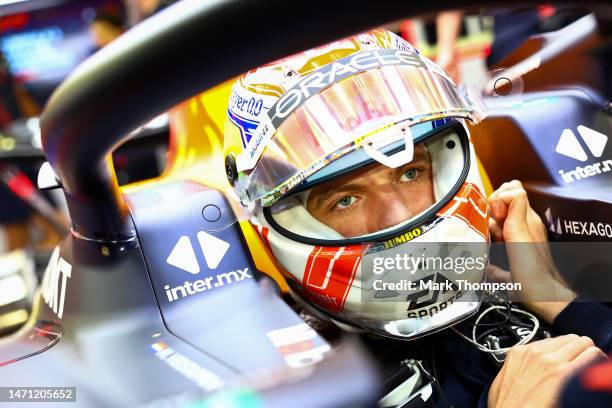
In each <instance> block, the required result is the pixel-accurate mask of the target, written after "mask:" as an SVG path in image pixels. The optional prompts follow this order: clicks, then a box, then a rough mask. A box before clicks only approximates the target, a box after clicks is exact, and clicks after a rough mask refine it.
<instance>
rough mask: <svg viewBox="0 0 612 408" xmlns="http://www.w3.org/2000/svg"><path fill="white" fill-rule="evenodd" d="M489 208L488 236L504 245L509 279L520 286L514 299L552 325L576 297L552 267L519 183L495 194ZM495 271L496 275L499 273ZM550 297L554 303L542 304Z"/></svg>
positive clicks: (540, 225) (536, 219) (542, 230)
mask: <svg viewBox="0 0 612 408" xmlns="http://www.w3.org/2000/svg"><path fill="white" fill-rule="evenodd" d="M489 207H490V214H491V218H490V219H489V230H490V232H491V235H492V236H493V238H494V239H495V240H496V241H498V242H506V251H507V253H508V259H509V263H510V274H511V280H512V282H517V283H520V284H521V290H520V291H519V292H518V293H517V295H518V299H517V300H518V301H521V302H523V303H524V304H525V305H526V306H527V307H528V308H529V309H531V310H532V311H534V312H535V313H537V314H539V315H540V316H541V317H542V318H544V320H546V321H547V322H548V323H552V322H553V321H554V319H555V317H557V315H558V314H559V313H560V312H561V311H562V310H563V309H564V308H565V307H566V306H567V305H568V303H569V302H571V301H572V300H573V299H574V298H575V297H576V294H575V293H574V292H572V291H571V290H570V289H568V288H567V287H566V286H565V284H564V282H563V279H562V277H561V275H560V274H559V272H558V271H557V268H556V267H555V264H554V261H553V259H552V256H551V253H550V246H549V244H548V237H547V232H546V227H545V226H544V223H543V222H542V219H541V218H540V216H539V215H538V214H537V213H536V212H535V211H534V210H533V208H531V206H530V205H529V200H528V198H527V192H526V191H525V189H524V188H523V185H522V184H521V182H520V181H518V180H513V181H510V182H508V183H504V184H502V185H501V187H500V188H499V189H497V190H496V191H494V192H493V194H491V196H490V197H489ZM493 268H495V267H493ZM498 269H499V268H498ZM494 272H496V274H497V275H498V276H499V271H494ZM553 298H554V299H555V300H556V301H554V302H552V301H544V300H550V299H553Z"/></svg>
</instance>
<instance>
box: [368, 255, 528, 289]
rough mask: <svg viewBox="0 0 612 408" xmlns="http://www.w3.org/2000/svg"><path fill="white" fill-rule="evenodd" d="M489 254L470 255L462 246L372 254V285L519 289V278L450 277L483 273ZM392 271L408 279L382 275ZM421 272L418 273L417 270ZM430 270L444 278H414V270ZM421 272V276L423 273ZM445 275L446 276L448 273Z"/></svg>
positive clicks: (383, 286) (427, 274)
mask: <svg viewBox="0 0 612 408" xmlns="http://www.w3.org/2000/svg"><path fill="white" fill-rule="evenodd" d="M488 258H489V257H488V254H486V253H485V254H483V255H481V256H471V252H470V253H468V252H466V251H465V250H463V251H462V253H461V254H460V256H458V257H452V256H445V257H442V256H427V255H425V254H424V253H421V254H420V255H418V256H413V255H412V254H407V253H402V254H399V253H396V254H395V255H394V256H392V257H389V256H375V257H373V258H372V273H373V274H374V275H377V276H380V278H379V279H373V280H372V288H373V289H374V290H377V291H380V290H383V291H385V290H387V291H422V290H428V291H434V290H435V291H449V290H461V291H482V290H486V291H491V292H495V291H502V290H521V284H520V283H518V282H482V281H481V280H480V279H478V281H472V280H468V279H465V278H464V279H461V278H459V277H457V276H455V278H454V279H452V280H451V279H449V278H448V277H450V275H459V276H460V275H463V274H466V273H467V275H469V276H470V277H473V276H474V275H479V274H483V273H484V271H485V270H486V267H487V262H488ZM393 272H396V273H397V272H400V273H401V274H403V275H405V276H406V275H407V276H409V278H407V279H399V280H391V281H389V279H388V277H387V279H385V278H384V277H383V275H385V276H386V275H387V274H389V273H391V274H392V275H394V274H393ZM419 272H420V273H419ZM431 272H439V273H441V274H447V275H443V276H444V279H435V278H433V279H415V278H414V276H415V275H417V274H423V273H425V276H430V275H431ZM425 276H423V277H425ZM447 276H448V277H447Z"/></svg>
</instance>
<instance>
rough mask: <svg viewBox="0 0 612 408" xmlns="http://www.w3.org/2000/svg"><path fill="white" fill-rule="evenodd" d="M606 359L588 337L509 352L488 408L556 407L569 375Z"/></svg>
mask: <svg viewBox="0 0 612 408" xmlns="http://www.w3.org/2000/svg"><path fill="white" fill-rule="evenodd" d="M599 359H606V355H605V354H604V353H603V352H602V351H601V350H600V349H598V348H597V347H595V346H594V345H593V341H592V340H591V339H590V338H588V337H578V336H576V335H575V334H568V335H566V336H560V337H555V338H551V339H545V340H540V341H535V342H533V343H530V344H527V345H523V346H515V347H512V348H511V349H510V351H509V352H508V355H507V357H506V361H505V362H504V365H503V366H502V368H501V371H500V372H499V373H498V374H497V377H495V380H494V381H493V384H491V389H490V390H489V396H488V407H489V408H506V407H538V408H546V407H554V406H557V403H558V401H559V397H560V395H559V394H560V391H561V388H562V386H563V384H564V383H565V381H566V380H567V379H568V377H569V376H571V375H572V374H574V373H575V372H576V371H578V370H580V369H581V368H583V367H585V366H586V365H589V364H590V363H592V362H594V361H596V360H599Z"/></svg>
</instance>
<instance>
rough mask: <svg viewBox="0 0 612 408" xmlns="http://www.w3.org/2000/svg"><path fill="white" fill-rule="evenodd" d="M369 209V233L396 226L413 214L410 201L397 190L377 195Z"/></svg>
mask: <svg viewBox="0 0 612 408" xmlns="http://www.w3.org/2000/svg"><path fill="white" fill-rule="evenodd" d="M375 197H376V199H375V200H372V201H371V203H372V206H373V207H374V208H370V209H369V211H368V218H369V222H368V233H370V234H371V233H374V232H378V231H381V230H384V229H386V228H390V227H393V226H396V225H398V224H400V223H402V222H404V221H406V220H408V219H409V218H411V217H412V216H413V211H412V210H411V209H410V207H409V203H406V202H405V197H402V195H401V194H400V193H399V192H397V191H393V190H392V191H386V192H384V193H381V194H376V195H375Z"/></svg>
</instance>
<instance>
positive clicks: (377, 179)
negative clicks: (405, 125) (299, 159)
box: [264, 121, 469, 244]
mask: <svg viewBox="0 0 612 408" xmlns="http://www.w3.org/2000/svg"><path fill="white" fill-rule="evenodd" d="M421 125H424V124H421ZM417 126H419V125H417ZM413 133H416V132H413ZM422 138H423V139H424V140H423V141H421V142H419V143H417V144H415V145H414V148H413V155H412V160H411V161H409V162H408V163H405V164H404V165H401V166H399V167H396V168H391V167H387V166H386V165H384V164H381V163H379V162H377V161H375V160H373V159H371V158H369V157H368V156H367V155H366V154H364V153H363V151H361V150H358V151H355V152H353V153H351V154H349V155H346V156H344V157H342V158H341V159H339V160H337V161H336V162H334V163H332V164H330V165H329V166H328V167H326V168H325V169H324V170H322V171H320V172H318V173H315V174H314V175H313V176H311V177H310V178H308V179H307V180H306V182H307V184H309V186H310V187H309V188H308V189H306V190H302V191H299V192H298V193H295V194H292V195H290V196H288V197H286V198H284V199H281V200H280V201H278V202H277V203H275V204H274V205H273V206H271V207H270V208H267V209H265V210H264V214H265V215H266V218H267V220H268V222H270V223H271V224H272V225H273V226H274V227H275V229H276V230H278V231H279V232H281V233H284V234H285V235H287V236H289V237H290V238H292V239H294V240H297V241H302V242H305V243H312V241H313V240H314V241H315V242H316V243H317V244H320V243H322V241H325V242H327V243H329V244H340V243H342V244H344V243H346V242H347V240H348V241H354V242H364V241H380V240H384V239H385V237H386V236H393V235H395V234H396V232H397V230H398V229H402V230H404V229H409V228H411V226H412V225H414V226H416V225H417V224H420V223H422V222H423V221H424V220H425V219H429V218H431V217H432V216H433V215H435V214H436V213H437V212H438V211H439V210H440V209H441V208H442V206H444V205H446V203H447V202H448V201H449V200H450V199H451V198H452V197H453V196H454V195H455V193H456V192H457V191H458V189H459V188H460V187H461V185H462V184H463V182H464V181H465V179H466V177H467V172H468V170H469V141H468V139H467V134H466V133H465V130H464V129H463V125H462V124H461V123H458V122H456V121H453V123H449V124H447V125H444V126H442V127H441V128H437V129H434V130H431V131H430V132H428V133H425V134H424V135H422ZM395 148H397V147H394V146H393V145H391V147H390V150H391V152H392V151H393V149H395Z"/></svg>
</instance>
